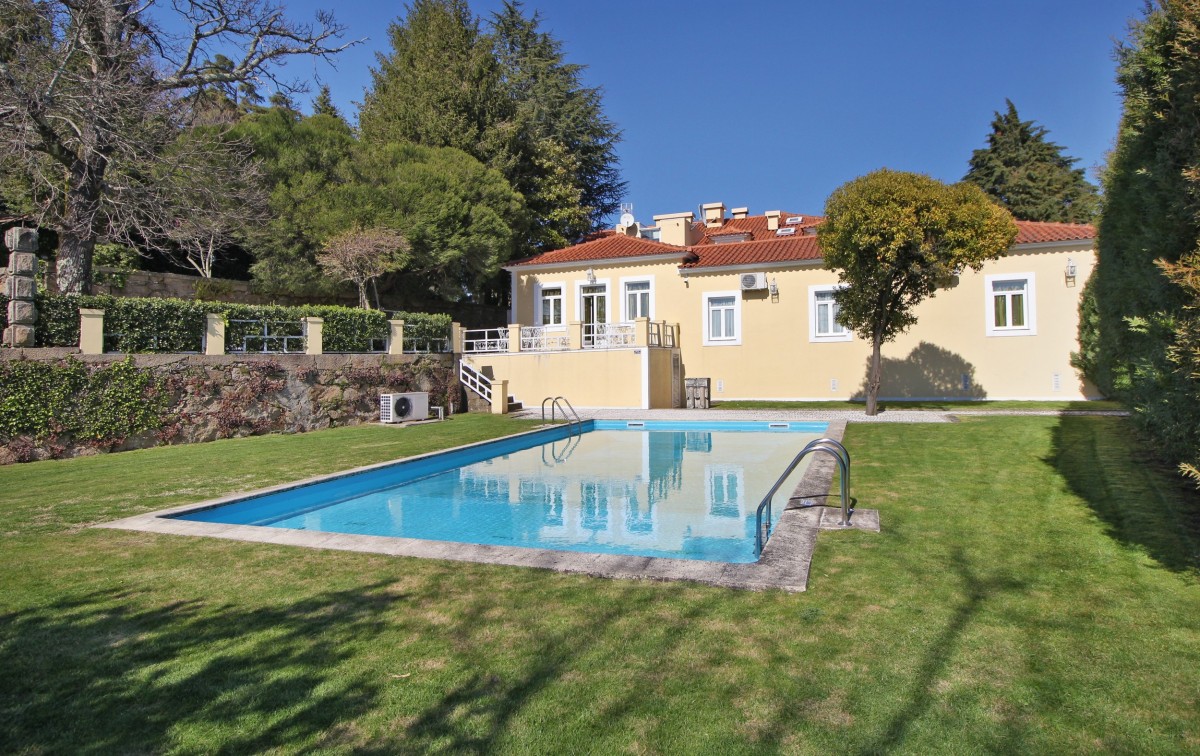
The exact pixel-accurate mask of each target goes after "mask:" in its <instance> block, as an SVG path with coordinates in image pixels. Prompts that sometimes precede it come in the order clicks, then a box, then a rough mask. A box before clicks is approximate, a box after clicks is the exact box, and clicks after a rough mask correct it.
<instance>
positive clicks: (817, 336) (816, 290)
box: [808, 284, 854, 342]
mask: <svg viewBox="0 0 1200 756" xmlns="http://www.w3.org/2000/svg"><path fill="white" fill-rule="evenodd" d="M844 288H846V285H845V284H823V285H821V286H809V287H808V340H809V341H812V342H823V341H853V340H854V332H853V331H851V330H850V329H849V328H845V326H842V328H844V329H845V331H844V332H843V333H817V322H818V320H817V294H820V293H824V292H827V291H837V290H838V289H844Z"/></svg>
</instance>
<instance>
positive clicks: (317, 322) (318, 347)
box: [301, 317, 325, 354]
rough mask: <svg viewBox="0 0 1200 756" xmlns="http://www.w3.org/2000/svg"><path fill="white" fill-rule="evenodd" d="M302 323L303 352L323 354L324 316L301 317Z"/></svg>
mask: <svg viewBox="0 0 1200 756" xmlns="http://www.w3.org/2000/svg"><path fill="white" fill-rule="evenodd" d="M301 320H302V321H303V323H304V336H305V338H304V353H305V354H324V353H325V349H324V347H325V345H324V343H323V341H324V338H323V334H322V331H323V330H324V328H325V318H314V317H307V318H301Z"/></svg>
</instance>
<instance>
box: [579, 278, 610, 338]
mask: <svg viewBox="0 0 1200 756" xmlns="http://www.w3.org/2000/svg"><path fill="white" fill-rule="evenodd" d="M579 294H580V309H581V310H582V313H583V317H582V318H581V320H582V322H583V345H584V346H585V347H589V346H594V345H596V343H597V341H598V340H599V341H602V340H603V338H604V334H602V333H600V330H601V329H600V326H601V325H603V324H604V323H607V322H608V287H607V286H605V285H604V284H592V285H589V286H584V287H583V288H582V289H580V290H579Z"/></svg>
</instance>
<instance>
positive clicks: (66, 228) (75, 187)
mask: <svg viewBox="0 0 1200 756" xmlns="http://www.w3.org/2000/svg"><path fill="white" fill-rule="evenodd" d="M104 168H105V164H104V161H103V160H96V161H93V164H92V165H88V164H87V163H85V162H83V161H82V160H81V161H77V162H76V163H75V165H73V166H72V167H71V179H70V181H71V189H70V191H68V192H67V206H66V209H65V212H64V213H63V219H62V220H63V222H62V228H61V229H60V230H59V233H58V270H57V275H58V290H59V291H61V292H62V293H63V294H91V293H92V253H93V252H94V251H95V249H96V228H95V219H96V212H97V211H98V210H99V207H100V187H101V185H102V183H103V181H104Z"/></svg>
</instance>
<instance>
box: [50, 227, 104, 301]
mask: <svg viewBox="0 0 1200 756" xmlns="http://www.w3.org/2000/svg"><path fill="white" fill-rule="evenodd" d="M68 215H70V211H68ZM95 248H96V237H95V236H94V235H93V234H91V233H86V232H85V233H79V232H77V231H75V230H74V229H70V228H64V229H63V230H62V231H60V232H59V234H58V265H57V271H56V274H57V276H58V290H59V291H60V292H62V293H63V294H91V293H92V252H93V251H94V250H95Z"/></svg>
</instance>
